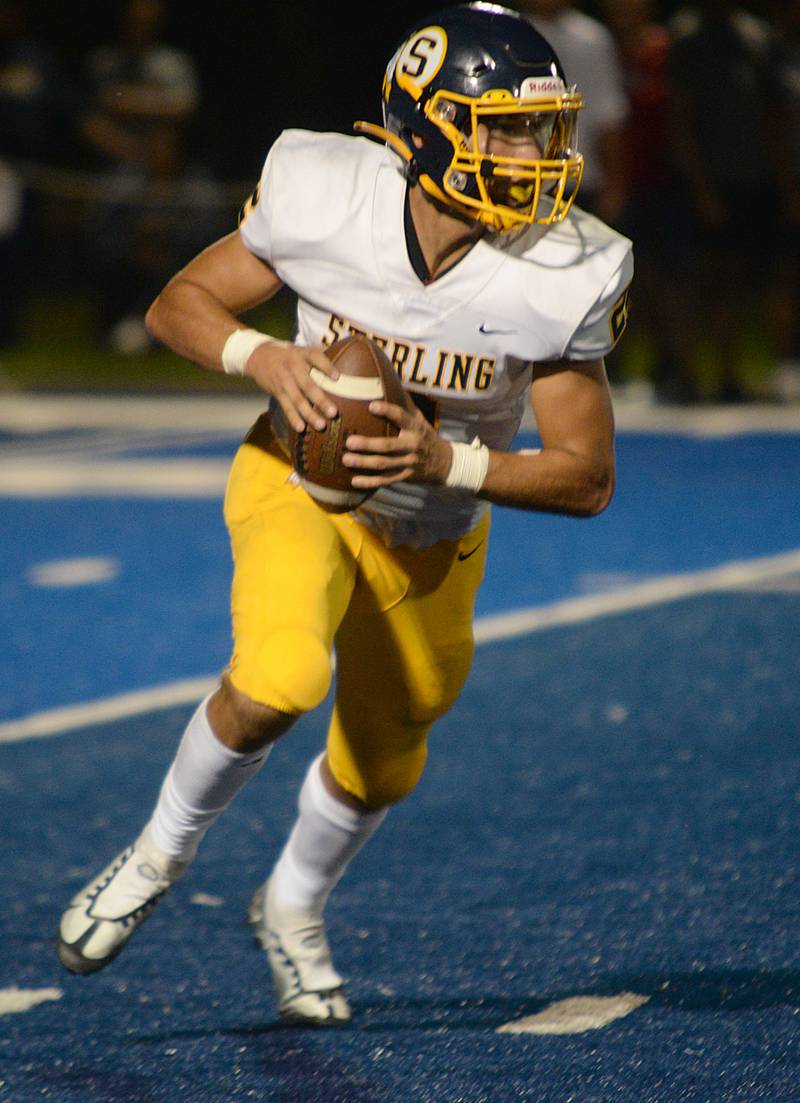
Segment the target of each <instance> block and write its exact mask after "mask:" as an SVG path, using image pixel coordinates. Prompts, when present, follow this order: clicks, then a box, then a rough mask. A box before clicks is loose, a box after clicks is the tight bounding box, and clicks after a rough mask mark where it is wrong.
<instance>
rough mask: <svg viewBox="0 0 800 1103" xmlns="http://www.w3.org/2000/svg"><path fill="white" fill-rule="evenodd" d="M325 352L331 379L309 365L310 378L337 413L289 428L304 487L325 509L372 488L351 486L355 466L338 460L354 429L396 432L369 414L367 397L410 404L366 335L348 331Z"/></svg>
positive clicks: (357, 499)
mask: <svg viewBox="0 0 800 1103" xmlns="http://www.w3.org/2000/svg"><path fill="white" fill-rule="evenodd" d="M325 355H326V356H327V357H328V359H329V360H330V361H331V362H332V363H334V364H335V365H336V367H337V368H338V369H339V378H338V379H331V378H329V377H328V376H326V375H325V374H324V373H323V372H321V371H317V369H316V368H312V369H311V375H312V378H313V379H314V382H315V383H316V384H317V385H318V386H319V387H321V388H322V389H323V390H324V391H327V393H328V394H329V395H330V396H331V398H332V399H333V401H334V403H335V405H336V408H337V410H338V411H339V412H338V415H337V416H336V417H335V418H333V420H332V421H329V422H328V424H327V426H326V427H325V428H324V429H322V430H320V429H315V428H314V427H313V426H311V425H307V426H306V428H305V429H304V430H303V431H302V432H301V433H298V432H297V431H296V430H294V429H290V431H289V446H290V448H291V456H292V463H293V464H294V469H295V471H296V472H297V474H298V476H299V478H300V482H301V484H302V486H303V487H304V489H305V490H306V491H307V492H308V493H309V494H310V495H311V497H312V498H313V499H314V500H315V501H316V502H317V504H318V505H320V506H321V507H322V508H323V509H325V510H328V512H330V513H345V512H346V511H347V510H350V509H355V507H356V506H358V505H360V504H361V503H362V502H364V501H366V499H367V498H368V497H369V496H370V494H371V493H373V491H369V490H360V489H357V488H356V489H354V488H353V487H352V485H351V479H352V477H353V475H354V474H356V472H355V471H353V470H352V469H351V468H348V467H344V466H343V465H342V455H343V454H344V452H345V451H346V447H345V442H346V440H347V438H348V437H349V436H350V435H351V434H353V433H357V434H358V435H359V436H366V437H393V436H397V428H396V426H394V425H393V424H392V423H391V422H390V421H387V420H386V419H385V418H382V417H377V416H376V415H375V414H371V413H370V410H369V404H370V402H373V401H374V400H375V399H384V400H385V401H386V402H393V403H395V404H396V405H398V406H405V407H406V408H407V409H410V408H411V400H410V399H409V398H408V396H407V395H406V393H405V391H404V390H403V387H402V384H401V383H400V379H399V377H398V375H397V372H396V371H395V370H394V368H393V367H392V365H391V363H390V361H389V358H388V357H387V355H386V353H385V352H384V351H383V349H382V348H381V347H380V346H379V345H376V344H375V342H374V341H371V340H370V339H369V338H368V337H361V336H355V337H346V338H345V339H344V340H342V341H336V343H335V344H333V345H331V346H330V348H327V349H325Z"/></svg>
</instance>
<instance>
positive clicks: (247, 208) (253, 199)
mask: <svg viewBox="0 0 800 1103" xmlns="http://www.w3.org/2000/svg"><path fill="white" fill-rule="evenodd" d="M260 198H261V181H260V180H259V182H258V183H257V184H256V189H255V191H254V192H253V194H252V195H251V196H250V197H249V198H248V199H247V200H246V201H245V203H243V204H242V207H241V210H240V211H239V219H238V221H237V223H236V225H237V226H241V224H242V223H243V222H244V220H245V219H246V218H247V216H248V215H249V214H250V212H251V211H252V210H253V208H254V207H257V206H258V201H259V199H260Z"/></svg>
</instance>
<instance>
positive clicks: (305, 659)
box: [231, 628, 333, 714]
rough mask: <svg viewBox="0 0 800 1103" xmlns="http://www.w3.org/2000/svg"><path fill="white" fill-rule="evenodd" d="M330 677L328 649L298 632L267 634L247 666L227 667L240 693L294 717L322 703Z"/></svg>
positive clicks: (238, 664)
mask: <svg viewBox="0 0 800 1103" xmlns="http://www.w3.org/2000/svg"><path fill="white" fill-rule="evenodd" d="M234 658H236V657H234ZM332 677H333V667H332V664H331V656H330V653H329V652H328V649H327V648H326V647H325V645H324V644H323V642H322V641H321V640H320V639H319V638H318V637H317V636H315V635H313V633H311V632H309V631H307V630H305V629H300V628H278V629H276V630H274V631H273V632H270V633H269V635H268V636H265V637H264V639H263V640H262V641H261V643H260V645H259V647H258V649H257V650H256V652H255V655H254V657H253V659H252V660H251V661H250V662H238V663H237V662H236V661H234V664H233V665H232V667H231V681H232V682H233V684H234V685H235V686H236V688H237V689H239V690H241V691H242V693H246V694H247V696H248V697H252V699H253V700H254V701H259V702H261V703H262V704H265V705H270V706H271V707H272V708H276V709H278V710H279V711H281V712H289V713H297V714H299V713H301V712H308V711H309V710H310V709H313V708H316V707H317V705H319V704H320V703H321V702H322V701H323V700H324V699H325V695H326V694H327V692H328V690H329V689H330V685H331V678H332Z"/></svg>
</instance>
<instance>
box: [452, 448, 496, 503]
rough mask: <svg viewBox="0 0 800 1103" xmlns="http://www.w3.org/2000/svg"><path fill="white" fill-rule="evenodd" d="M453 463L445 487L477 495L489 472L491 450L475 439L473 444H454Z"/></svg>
mask: <svg viewBox="0 0 800 1103" xmlns="http://www.w3.org/2000/svg"><path fill="white" fill-rule="evenodd" d="M450 447H451V448H452V449H453V461H452V463H451V464H450V470H449V471H448V473H447V478H446V479H445V481H444V485H445V486H452V487H458V488H459V489H460V490H471V491H472V493H473V494H477V493H478V491H479V490H480V488H481V487H482V486H483V483H484V480H485V479H486V472H487V471H488V470H489V449H488V448H487V447H486V445H485V444H481V442H480V438H479V437H475V438H474V440H473V441H472V444H453V443H452V442H451V443H450Z"/></svg>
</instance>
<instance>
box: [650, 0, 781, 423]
mask: <svg viewBox="0 0 800 1103" xmlns="http://www.w3.org/2000/svg"><path fill="white" fill-rule="evenodd" d="M672 25H673V30H674V33H675V42H674V45H673V47H672V50H671V52H670V60H669V80H670V103H671V109H672V135H673V154H674V157H675V164H676V168H677V170H678V173H679V175H680V180H681V189H680V190H681V194H682V195H684V196H685V197H686V200H687V202H688V207H689V209H688V212H687V213H688V215H689V218H690V220H691V225H692V237H691V250H692V253H691V261H692V263H691V265H690V267H689V272H690V273H691V274H692V282H691V288H690V290H691V302H692V305H693V307H694V309H693V310H692V311H691V312H690V313H687V317H686V326H687V329H689V331H690V336H691V337H692V339H693V342H694V344H695V346H696V347H699V346H700V345H701V343H704V342H706V341H707V342H708V343H709V344H710V346H711V349H712V350H713V353H714V355H715V356H716V358H717V361H718V362H717V365H716V368H715V371H714V375H715V380H714V382H713V391H712V392H711V393H710V394H708V397H710V398H712V399H716V400H718V401H741V400H744V399H746V398H747V397H749V396H748V391H747V388H746V386H745V385H744V384H743V382H742V380H741V379H740V375H739V366H738V357H739V356H740V354H741V349H742V337H743V334H744V332H745V324H746V323H747V321H748V319H749V317H751V308H752V307H753V304H754V293H755V294H757V295H758V297H759V298H758V301H759V302H761V301H763V296H764V293H765V292H766V291H767V290H768V283H769V280H770V279H771V278H772V277H771V274H770V273H769V268H770V263H771V257H772V254H773V252H774V249H775V246H776V241H777V212H778V209H779V195H778V185H777V181H778V179H779V174H778V173H776V166H775V159H774V146H773V144H772V143H771V141H770V138H769V135H770V134H771V132H772V126H771V120H772V119H773V118H774V98H775V92H776V86H775V79H774V74H773V71H772V67H771V65H770V50H771V40H770V34H769V29H768V27H767V26H766V25H765V24H764V23H762V22H761V21H760V20H758V19H757V18H756V17H755V16H753V15H751V14H749V13H747V12H745V11H744V10H742V9H740V8H738V7H737V5H736V4H735V3H733V2H732V0H702V2H700V3H698V4H697V6H696V7H695V8H687V9H684V10H682V11H680V12H678V14H677V15H676V16H675V18H674V20H673V24H672ZM768 258H770V259H768ZM765 277H766V279H765Z"/></svg>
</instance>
